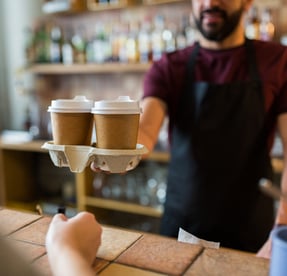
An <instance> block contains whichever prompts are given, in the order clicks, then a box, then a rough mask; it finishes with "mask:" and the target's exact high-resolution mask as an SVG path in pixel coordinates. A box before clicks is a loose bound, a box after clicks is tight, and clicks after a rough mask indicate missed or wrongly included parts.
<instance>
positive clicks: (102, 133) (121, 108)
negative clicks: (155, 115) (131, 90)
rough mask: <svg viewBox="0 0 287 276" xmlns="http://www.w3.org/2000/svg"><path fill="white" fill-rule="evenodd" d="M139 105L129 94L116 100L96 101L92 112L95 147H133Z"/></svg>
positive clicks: (137, 126)
mask: <svg viewBox="0 0 287 276" xmlns="http://www.w3.org/2000/svg"><path fill="white" fill-rule="evenodd" d="M140 111H141V110H140V106H139V102H138V101H133V100H131V99H130V97H129V96H120V97H118V98H117V99H116V100H102V101H96V102H95V103H94V107H93V108H92V113H93V114H94V122H95V130H96V139H97V147H98V148H103V149H135V148H136V144H137V136H138V128H139V117H140Z"/></svg>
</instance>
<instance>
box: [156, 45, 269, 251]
mask: <svg viewBox="0 0 287 276" xmlns="http://www.w3.org/2000/svg"><path fill="white" fill-rule="evenodd" d="M245 48H246V53H247V57H248V61H250V62H249V68H248V70H249V74H250V75H249V80H247V81H236V82H232V83H226V84H214V83H207V82H194V80H193V77H192V76H193V70H194V67H195V64H196V57H197V54H198V52H199V49H200V46H199V44H198V43H197V44H196V45H195V48H194V51H193V53H192V54H191V57H190V60H189V63H188V70H187V72H188V74H187V76H188V77H187V78H188V81H187V85H186V89H185V90H184V91H183V94H182V96H181V99H180V101H179V108H178V113H177V117H176V121H175V125H174V129H173V132H172V144H171V161H170V165H169V166H170V167H169V175H168V183H167V197H166V202H165V211H164V215H163V218H162V223H161V234H163V235H168V236H174V237H176V236H177V235H178V230H179V227H181V228H183V229H184V230H186V231H189V232H190V233H192V234H194V235H196V236H198V237H199V238H202V239H206V240H211V241H217V242H220V243H221V246H224V247H230V248H235V249H240V250H245V251H251V252H256V251H257V250H258V249H259V248H260V247H261V246H262V245H263V243H264V242H265V241H266V239H267V238H268V235H269V232H270V230H271V228H272V226H273V223H274V209H273V201H272V200H271V199H270V198H268V197H267V196H265V195H264V194H262V193H261V192H260V190H259V188H258V182H259V179H260V178H261V177H266V178H269V179H272V177H273V174H272V167H271V162H270V157H269V154H268V149H267V131H266V122H265V111H264V95H263V89H262V86H261V81H260V77H259V73H258V70H257V65H256V59H255V52H254V48H253V44H252V42H251V41H250V40H246V42H245Z"/></svg>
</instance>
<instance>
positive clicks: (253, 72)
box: [187, 38, 261, 87]
mask: <svg viewBox="0 0 287 276" xmlns="http://www.w3.org/2000/svg"><path fill="white" fill-rule="evenodd" d="M244 45H245V47H246V54H247V60H248V61H249V62H248V70H249V74H250V79H251V80H256V81H261V78H260V75H259V71H258V68H257V61H256V55H255V54H256V53H255V49H254V45H253V42H252V40H250V39H248V38H245V43H244ZM199 50H200V44H199V42H198V41H196V42H195V44H194V49H193V51H192V53H191V55H190V57H189V60H188V63H187V76H188V78H187V86H189V87H190V85H191V84H192V82H193V81H194V74H193V73H194V68H195V64H196V57H197V55H198V53H199Z"/></svg>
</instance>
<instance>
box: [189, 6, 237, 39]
mask: <svg viewBox="0 0 287 276" xmlns="http://www.w3.org/2000/svg"><path fill="white" fill-rule="evenodd" d="M213 12H216V13H220V15H221V16H222V19H223V23H222V24H209V29H208V30H205V29H204V28H203V24H202V20H203V15H204V14H205V13H213ZM242 13H243V8H242V7H241V8H240V9H238V10H237V11H235V12H234V13H232V14H231V15H230V16H228V15H227V13H226V12H225V11H224V10H222V9H219V8H217V7H215V8H212V9H208V10H205V11H203V12H202V13H201V14H200V18H196V17H195V16H194V21H195V24H196V26H197V28H198V30H199V31H200V33H201V34H202V35H203V36H204V37H205V38H206V39H208V40H211V41H217V42H219V41H223V40H224V39H225V38H226V37H228V36H229V35H230V34H231V33H232V32H233V31H234V29H235V28H236V27H237V26H238V24H239V22H240V19H241V15H242Z"/></svg>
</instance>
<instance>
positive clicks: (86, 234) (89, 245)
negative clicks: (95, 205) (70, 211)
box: [46, 212, 102, 276]
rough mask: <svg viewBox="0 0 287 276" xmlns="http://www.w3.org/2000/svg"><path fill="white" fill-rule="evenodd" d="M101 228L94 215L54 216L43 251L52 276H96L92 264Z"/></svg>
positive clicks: (98, 244)
mask: <svg viewBox="0 0 287 276" xmlns="http://www.w3.org/2000/svg"><path fill="white" fill-rule="evenodd" d="M101 233H102V228H101V226H100V224H99V223H98V222H97V221H96V219H95V217H94V215H93V214H91V213H88V212H81V213H79V214H77V215H76V216H75V217H73V218H70V219H67V218H66V217H65V216H64V215H63V214H57V215H55V216H54V217H53V219H52V221H51V224H50V226H49V229H48V233H47V236H46V249H47V254H48V258H49V263H50V267H51V270H52V272H53V275H54V276H58V275H69V276H74V275H75V276H78V275H83V276H86V275H95V272H94V271H93V269H92V264H93V262H94V260H95V258H96V254H97V250H98V248H99V246H100V244H101Z"/></svg>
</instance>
